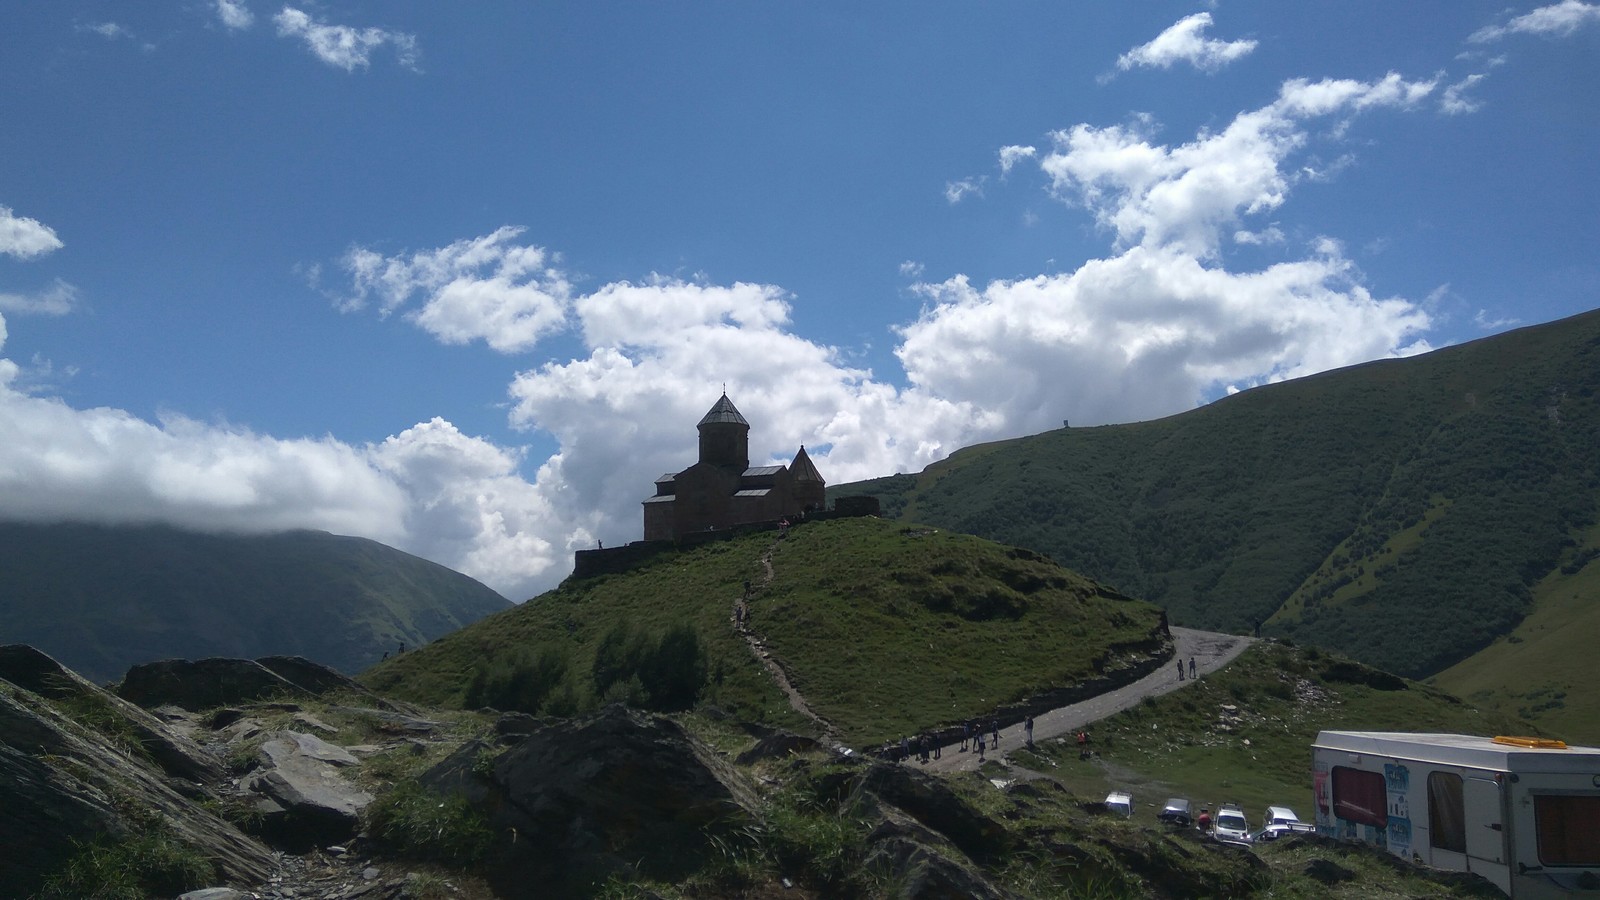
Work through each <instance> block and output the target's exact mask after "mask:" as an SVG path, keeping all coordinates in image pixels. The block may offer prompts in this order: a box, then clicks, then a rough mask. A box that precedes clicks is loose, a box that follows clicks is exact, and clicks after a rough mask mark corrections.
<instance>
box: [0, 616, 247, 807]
mask: <svg viewBox="0 0 1600 900" xmlns="http://www.w3.org/2000/svg"><path fill="white" fill-rule="evenodd" d="M0 679H3V680H5V681H9V682H11V683H12V684H14V685H16V686H17V687H20V688H23V689H24V690H29V691H32V692H33V693H35V694H38V695H39V696H41V697H46V698H48V699H50V700H54V701H57V702H59V703H65V704H67V705H68V706H69V707H72V708H74V709H76V710H78V711H79V713H80V715H84V714H87V715H89V716H94V717H98V718H102V719H106V718H109V719H112V720H116V721H119V722H120V723H121V726H122V727H125V728H126V729H127V730H128V731H130V732H131V733H132V735H133V737H134V739H135V740H137V741H138V743H139V746H140V747H141V748H143V750H144V752H145V753H146V754H148V755H149V756H150V758H151V760H153V761H154V762H155V763H156V765H158V766H160V767H161V769H162V771H164V772H166V773H167V774H168V775H171V776H173V777H174V778H181V779H184V780H186V781H191V782H195V783H199V784H213V783H215V782H217V781H218V780H220V779H221V778H222V777H223V772H222V767H221V766H220V765H219V764H218V763H217V761H216V758H215V757H213V756H212V755H211V754H209V753H207V752H206V751H205V750H204V749H202V748H201V747H200V745H199V744H196V743H195V742H194V741H192V740H190V739H188V738H186V737H184V736H182V735H180V734H178V733H177V732H176V731H173V730H172V729H171V728H168V727H167V725H166V723H165V722H162V721H161V720H160V719H158V718H156V717H155V716H152V715H151V714H150V713H148V712H145V711H144V710H143V709H141V708H139V707H137V706H135V705H133V704H132V703H129V702H128V701H126V700H124V699H122V698H121V697H118V696H117V695H115V694H113V693H111V692H110V691H107V690H104V689H102V688H100V687H99V686H97V685H95V684H93V683H91V682H90V681H89V680H88V679H86V678H84V677H83V676H81V675H79V674H78V673H77V672H74V671H72V670H71V669H69V668H67V667H66V666H63V665H61V664H60V663H58V662H56V661H55V660H54V659H52V658H51V657H50V656H49V655H47V654H45V653H43V652H41V651H39V650H36V649H34V648H33V647H29V646H27V645H26V644H11V645H8V646H4V647H0Z"/></svg>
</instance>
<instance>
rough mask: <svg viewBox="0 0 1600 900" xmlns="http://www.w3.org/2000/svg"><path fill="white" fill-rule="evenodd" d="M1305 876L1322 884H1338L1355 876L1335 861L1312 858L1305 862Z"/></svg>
mask: <svg viewBox="0 0 1600 900" xmlns="http://www.w3.org/2000/svg"><path fill="white" fill-rule="evenodd" d="M1305 873H1306V877H1307V878H1310V879H1312V880H1314V881H1320V882H1322V883H1323V884H1338V883H1339V882H1341V881H1349V880H1350V879H1352V878H1354V877H1356V873H1355V872H1353V871H1351V870H1350V869H1346V868H1345V867H1344V866H1341V865H1339V864H1338V863H1336V862H1333V861H1331V860H1326V859H1313V860H1312V861H1310V862H1308V863H1306V867H1305Z"/></svg>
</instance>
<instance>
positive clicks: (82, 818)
mask: <svg viewBox="0 0 1600 900" xmlns="http://www.w3.org/2000/svg"><path fill="white" fill-rule="evenodd" d="M157 727H159V725H158V726H157ZM128 811H136V812H137V815H138V817H139V818H138V820H137V821H129V820H128V819H127V818H126V816H127V815H129V812H128ZM152 823H159V825H154V824H152ZM152 827H159V828H161V829H163V830H165V831H166V832H167V833H168V834H169V835H170V836H171V837H172V838H173V839H174V840H175V841H177V842H179V843H182V844H186V845H188V846H191V847H194V848H197V849H199V850H200V851H201V852H203V853H204V854H205V855H206V856H207V857H208V858H209V859H210V860H211V861H212V863H213V865H214V866H215V867H216V870H217V875H218V877H219V878H220V879H222V880H224V881H228V882H235V883H249V884H254V883H259V882H260V881H262V880H264V879H265V878H266V876H267V873H268V872H269V871H270V870H271V867H272V865H273V863H274V860H273V857H272V854H271V851H269V850H268V849H267V848H266V847H265V846H263V845H262V844H260V843H259V842H257V841H256V840H254V839H253V838H250V837H248V836H246V835H244V834H243V833H241V832H240V831H239V830H238V829H236V828H234V826H233V825H231V824H229V823H228V822H226V821H224V820H222V819H220V818H218V817H217V816H215V815H213V814H211V813H210V812H208V811H207V810H206V809H205V808H204V807H202V806H200V805H198V804H195V803H193V802H191V801H190V800H189V799H187V798H185V797H184V796H183V795H182V794H180V793H178V792H177V791H176V790H174V789H173V788H172V787H171V786H170V785H169V784H168V783H167V778H166V776H165V775H164V774H163V773H162V772H161V771H160V770H159V769H158V768H157V767H155V766H154V765H151V764H150V763H148V762H147V761H146V760H145V759H144V758H143V757H142V755H141V754H140V753H138V751H137V750H135V749H131V748H130V750H129V751H124V750H122V749H119V748H118V747H117V746H115V745H114V743H113V741H112V739H111V738H110V737H108V736H107V735H106V734H105V733H102V732H101V731H98V730H96V729H94V728H87V727H84V726H83V725H80V724H78V723H76V722H74V721H72V720H70V719H68V718H67V717H66V716H65V715H63V714H62V713H61V712H60V711H58V710H57V709H56V708H55V707H54V706H53V705H52V704H51V703H49V702H46V701H45V700H44V699H43V698H42V697H40V696H39V695H37V694H33V693H32V692H28V691H24V690H21V689H18V688H15V687H12V686H10V685H9V683H7V684H5V685H0V847H5V848H6V854H5V864H4V865H0V896H6V897H26V896H29V895H30V894H31V893H33V892H34V891H36V890H38V888H39V886H40V880H41V879H42V878H43V877H44V876H45V875H46V874H47V873H49V872H51V871H53V870H55V869H57V868H59V867H60V866H61V865H62V863H64V862H65V861H66V860H67V859H69V858H70V857H72V856H73V855H75V854H76V853H78V852H79V850H80V849H81V846H82V845H83V844H84V843H86V842H93V841H94V840H97V839H100V838H107V839H116V838H119V837H122V836H125V835H127V834H130V833H132V832H133V831H134V830H136V829H138V830H148V829H150V828H152Z"/></svg>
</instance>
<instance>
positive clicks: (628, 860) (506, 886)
mask: <svg viewBox="0 0 1600 900" xmlns="http://www.w3.org/2000/svg"><path fill="white" fill-rule="evenodd" d="M490 752H492V751H490V749H489V746H488V745H486V744H483V743H472V744H468V745H466V746H464V747H462V748H461V749H460V750H459V751H457V752H456V753H455V754H453V755H452V756H451V757H449V758H448V759H446V760H445V761H444V762H442V763H440V764H439V765H438V766H436V767H434V768H433V769H432V770H430V771H429V772H428V773H426V774H425V775H424V776H423V779H422V780H423V783H424V784H425V785H427V786H428V787H429V788H431V789H432V790H434V791H436V792H439V793H459V794H462V795H465V796H466V798H467V799H468V800H469V801H470V802H472V804H473V805H474V806H475V807H477V808H478V809H480V810H482V811H484V812H485V813H486V814H487V816H488V817H489V819H490V822H491V824H492V826H493V827H494V828H495V829H496V831H497V832H498V833H499V834H502V835H506V836H508V840H509V836H511V835H514V836H515V839H516V843H515V845H514V846H507V847H505V848H502V849H503V851H504V852H502V853H501V857H500V861H499V863H498V865H499V869H500V874H499V875H498V877H497V879H496V880H497V885H498V889H499V890H500V891H502V892H503V894H504V896H506V897H544V896H551V895H552V894H558V895H559V894H561V892H562V890H563V889H571V888H575V887H577V886H579V885H586V884H589V883H591V882H593V881H594V880H595V879H596V878H599V879H603V878H604V877H605V876H606V875H608V874H626V873H635V872H636V873H638V874H639V875H643V876H645V877H649V878H655V879H660V880H666V881H671V880H675V879H677V878H680V877H682V876H684V875H686V874H688V873H689V872H692V871H695V870H696V868H698V867H699V866H700V865H701V864H702V863H703V862H704V860H705V859H706V856H707V854H708V853H710V852H714V851H713V844H712V841H713V839H714V838H716V836H717V835H718V834H721V833H731V832H732V831H733V830H734V829H737V828H739V827H740V826H742V825H744V824H747V823H749V822H752V821H754V819H755V816H754V813H753V810H754V809H755V808H756V805H755V797H754V795H753V794H752V793H751V792H750V789H749V788H748V787H747V786H746V785H745V784H744V782H743V781H742V780H741V778H740V776H739V775H738V774H737V773H736V772H734V771H733V769H732V767H731V766H730V765H728V764H727V763H726V762H725V761H723V760H722V759H721V758H720V757H718V756H717V755H716V754H715V753H714V752H713V751H711V750H709V749H708V748H706V747H705V746H704V745H702V744H701V743H700V742H699V741H698V740H696V739H695V738H693V737H692V736H690V735H688V734H687V733H685V732H684V731H683V730H682V729H681V728H680V727H679V726H678V725H677V724H676V723H674V722H672V721H671V720H669V719H666V718H663V717H660V716H654V715H648V714H645V713H639V712H635V711H632V710H628V709H625V708H623V707H620V706H612V707H608V708H606V709H605V710H603V711H601V712H600V713H597V714H596V715H594V716H591V717H589V718H587V719H580V720H576V721H571V722H565V723H562V724H560V725H544V726H540V727H537V728H535V729H533V730H532V731H531V733H529V734H528V735H527V736H526V737H524V738H523V739H522V740H521V741H519V742H518V743H517V744H515V745H514V746H512V747H511V748H509V749H507V750H506V751H504V752H503V753H501V754H500V755H499V756H496V757H494V758H493V759H492V760H490V759H489V757H488V754H489V753H490ZM559 886H565V888H562V887H559Z"/></svg>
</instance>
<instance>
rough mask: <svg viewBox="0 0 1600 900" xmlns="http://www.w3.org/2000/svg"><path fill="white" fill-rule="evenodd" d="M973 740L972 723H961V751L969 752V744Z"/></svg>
mask: <svg viewBox="0 0 1600 900" xmlns="http://www.w3.org/2000/svg"><path fill="white" fill-rule="evenodd" d="M971 742H972V723H971V722H962V723H961V752H962V753H965V752H967V744H969V743H971Z"/></svg>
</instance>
